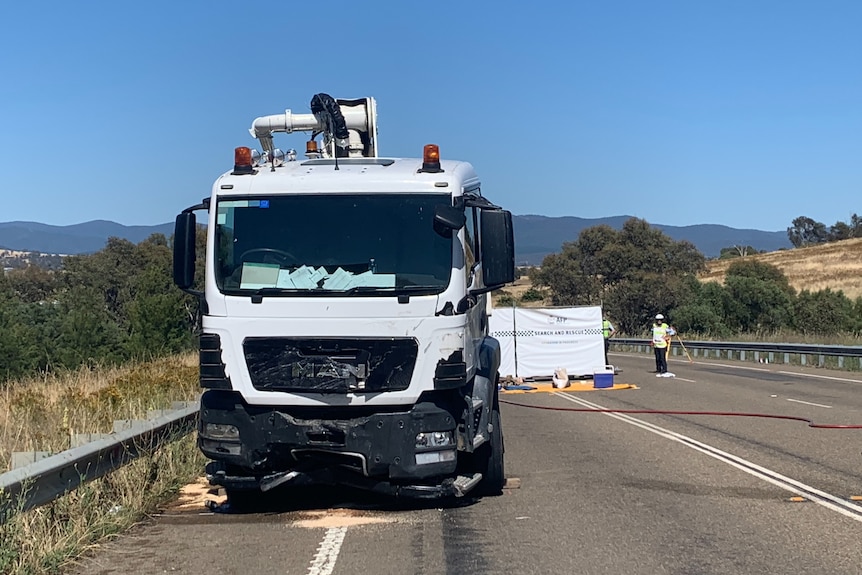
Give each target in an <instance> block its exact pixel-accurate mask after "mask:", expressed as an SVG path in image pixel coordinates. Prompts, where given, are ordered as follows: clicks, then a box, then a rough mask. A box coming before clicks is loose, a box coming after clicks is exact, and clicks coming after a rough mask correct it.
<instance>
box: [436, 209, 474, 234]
mask: <svg viewBox="0 0 862 575" xmlns="http://www.w3.org/2000/svg"><path fill="white" fill-rule="evenodd" d="M466 223H467V216H466V215H465V214H464V210H463V209H458V208H456V207H455V206H450V205H449V204H437V205H436V206H434V231H436V232H437V233H438V234H440V235H441V236H444V237H449V236H451V234H452V231H453V230H460V229H461V228H463V227H464V224H466Z"/></svg>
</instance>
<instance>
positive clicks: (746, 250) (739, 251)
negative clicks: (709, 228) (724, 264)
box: [718, 245, 760, 260]
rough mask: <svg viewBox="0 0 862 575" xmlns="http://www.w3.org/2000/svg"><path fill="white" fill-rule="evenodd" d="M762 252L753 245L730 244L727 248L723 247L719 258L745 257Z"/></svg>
mask: <svg viewBox="0 0 862 575" xmlns="http://www.w3.org/2000/svg"><path fill="white" fill-rule="evenodd" d="M757 253H760V252H758V251H757V250H756V249H754V248H753V247H751V246H741V245H735V246H729V247H726V248H721V251H720V252H719V255H718V259H720V260H729V259H733V258H744V257H745V256H751V255H754V254H757Z"/></svg>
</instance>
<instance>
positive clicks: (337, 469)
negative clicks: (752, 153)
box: [198, 390, 481, 498]
mask: <svg viewBox="0 0 862 575" xmlns="http://www.w3.org/2000/svg"><path fill="white" fill-rule="evenodd" d="M458 409H461V408H460V407H459V406H457V405H452V406H450V405H446V404H445V402H430V401H424V402H420V403H417V404H416V405H414V406H412V407H410V408H409V409H406V410H404V409H403V408H401V409H400V410H395V409H393V410H390V411H383V412H381V411H379V410H369V409H368V408H315V409H310V408H285V407H281V408H275V407H271V406H249V405H247V404H246V403H245V402H244V401H243V400H242V398H241V396H240V395H239V394H237V393H235V392H230V391H221V390H210V391H207V392H206V393H204V395H203V397H202V399H201V419H200V426H199V430H198V446H199V447H200V449H201V451H203V453H204V454H205V455H207V456H208V457H209V458H211V459H213V460H214V461H213V463H211V464H210V466H208V469H207V473H208V477H209V479H210V482H211V483H213V484H215V485H221V486H224V487H226V488H228V489H261V490H264V491H267V490H269V489H273V488H275V487H278V486H281V485H301V484H332V485H347V486H352V487H356V488H359V489H364V490H368V491H373V492H377V493H382V494H387V495H394V496H404V497H418V498H437V497H449V496H456V497H457V496H461V495H464V494H465V493H467V492H468V491H470V490H471V489H472V488H473V487H474V486H475V485H476V484H477V483H478V482H479V481H480V480H481V475H480V474H477V473H467V474H458V462H459V461H458V460H459V458H458V451H457V444H458V437H457V433H458V430H457V429H456V427H457V425H456V421H457V420H458V417H457V416H456V413H457V411H458Z"/></svg>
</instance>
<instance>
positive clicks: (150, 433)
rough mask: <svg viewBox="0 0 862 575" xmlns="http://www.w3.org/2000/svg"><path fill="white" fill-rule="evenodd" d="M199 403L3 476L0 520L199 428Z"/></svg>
mask: <svg viewBox="0 0 862 575" xmlns="http://www.w3.org/2000/svg"><path fill="white" fill-rule="evenodd" d="M199 410H200V404H199V402H192V403H191V404H190V405H187V406H186V407H184V408H182V409H179V410H177V411H175V412H173V413H171V414H168V415H163V416H161V417H157V418H155V419H153V420H150V421H143V422H141V423H139V424H138V425H136V426H134V427H132V428H130V429H127V430H124V431H121V432H119V433H116V434H112V436H111V437H110V438H105V439H100V440H98V441H94V442H92V443H87V444H85V445H82V446H80V447H75V448H73V449H69V450H67V451H63V452H61V453H58V454H56V455H52V456H50V457H46V458H45V459H41V460H39V461H36V462H35V463H31V464H29V465H27V466H25V467H20V468H18V469H13V470H12V471H8V472H6V473H3V474H2V475H0V524H3V523H5V522H6V521H7V520H8V519H9V518H10V517H11V516H12V515H14V514H15V513H17V512H20V511H26V510H28V509H32V508H34V507H38V506H40V505H44V504H46V503H49V502H51V501H53V500H54V499H56V498H58V497H60V496H61V495H63V494H65V493H67V492H69V491H72V490H73V489H76V488H77V487H78V486H80V485H81V484H83V483H85V482H87V481H91V480H93V479H98V478H99V477H102V476H103V475H106V474H108V473H110V472H112V471H114V470H115V469H118V468H120V467H122V466H124V465H126V464H127V463H129V462H131V461H132V460H134V459H136V458H137V457H139V456H140V455H142V454H145V453H148V452H151V451H153V450H155V449H157V448H159V447H161V446H162V445H164V444H165V443H168V442H170V441H172V440H173V439H176V438H178V437H180V436H184V435H187V434H188V433H190V432H191V431H192V430H194V428H195V424H196V421H197V417H198V412H199Z"/></svg>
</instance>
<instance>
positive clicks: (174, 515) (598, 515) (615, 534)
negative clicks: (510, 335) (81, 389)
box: [69, 354, 862, 575]
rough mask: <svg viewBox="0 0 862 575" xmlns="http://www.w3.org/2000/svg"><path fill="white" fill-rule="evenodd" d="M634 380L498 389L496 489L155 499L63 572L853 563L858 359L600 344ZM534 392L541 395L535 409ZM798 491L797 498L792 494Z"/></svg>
mask: <svg viewBox="0 0 862 575" xmlns="http://www.w3.org/2000/svg"><path fill="white" fill-rule="evenodd" d="M611 357H612V362H614V363H615V364H616V365H617V366H618V367H619V368H620V369H622V372H621V373H620V374H618V375H617V376H616V381H615V382H616V383H631V384H634V385H636V386H637V389H622V390H619V389H614V390H595V391H589V392H567V393H532V394H505V395H504V396H502V399H503V400H504V401H506V402H516V403H518V404H524V405H529V406H534V407H522V406H521V405H513V404H511V403H504V404H503V405H502V414H503V425H504V431H505V440H506V472H507V476H508V477H509V478H510V485H511V488H508V489H506V491H505V493H504V495H502V496H500V497H496V498H487V499H482V500H475V501H474V500H466V501H462V502H461V504H460V505H457V506H446V507H436V506H433V505H430V506H426V507H421V506H418V507H416V506H414V507H409V506H401V505H395V504H392V503H391V502H388V501H381V500H375V499H369V498H368V497H367V496H364V495H362V494H357V493H353V492H343V491H333V490H311V491H306V492H300V493H298V494H295V495H294V496H293V497H289V498H288V497H284V498H280V499H279V500H277V501H270V502H267V507H266V508H264V509H262V510H260V511H259V512H254V513H248V514H242V515H230V514H213V513H211V512H209V511H207V510H206V509H205V508H203V507H202V506H200V505H197V506H195V507H193V508H192V509H190V510H178V509H168V510H166V511H165V513H163V514H161V515H159V516H157V517H154V518H153V519H152V521H149V522H147V523H145V524H143V525H141V526H139V527H137V528H135V529H134V530H132V532H130V533H129V534H128V535H125V536H123V537H121V538H119V539H118V540H116V541H114V542H112V543H110V544H107V545H106V546H104V547H103V548H102V549H101V550H100V552H99V553H98V554H97V555H95V556H94V557H91V558H88V559H86V560H84V561H82V563H81V564H80V565H79V566H78V567H76V568H75V569H73V570H70V571H69V573H73V574H75V575H82V574H84V573H87V574H88V575H115V574H119V573H124V574H125V573H139V574H161V573H195V574H197V573H201V572H206V573H207V574H208V575H214V574H221V573H224V574H233V573H255V574H286V573H291V574H314V575H326V574H336V575H337V574H354V573H356V574H367V573H373V574H375V575H378V574H380V575H383V574H390V573H391V574H399V575H401V574H405V573H414V574H461V573H519V574H522V573H537V574H538V573H542V574H547V573H560V574H614V575H619V574H621V573H626V574H650V575H654V574H665V573H667V574H699V573H710V574H713V573H715V574H723V573H727V574H734V575H737V574H739V573H758V574H771V573H775V574H782V575H787V574H793V573H829V574H842V573H862V545H860V541H862V501H857V500H855V499H854V498H856V497H859V496H862V455H860V451H862V429H816V428H812V427H809V426H808V425H807V424H806V423H805V422H801V421H789V420H783V419H776V418H762V417H739V416H727V415H668V414H655V413H638V414H622V413H584V412H572V411H560V410H559V409H560V408H574V409H584V408H604V409H615V410H665V411H667V410H670V411H710V412H737V413H744V412H747V413H761V414H769V415H782V416H793V417H801V418H805V419H811V420H813V421H814V423H815V424H855V425H859V424H862V376H860V375H859V374H856V375H853V374H846V373H842V372H835V371H827V370H823V369H815V368H808V369H805V368H789V367H785V366H781V365H760V364H740V363H728V362H717V361H709V360H700V361H696V362H694V363H689V362H687V361H685V360H682V361H680V360H673V359H672V360H671V363H670V369H671V371H673V372H674V373H675V374H676V377H675V378H656V377H655V375H654V374H653V373H651V370H652V369H654V365H653V360H652V358H651V357H650V356H638V355H630V354H612V356H611ZM536 407H542V408H545V407H547V408H552V409H537V408H536ZM797 495H801V496H803V497H802V500H801V501H795V500H794V496H797Z"/></svg>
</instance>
